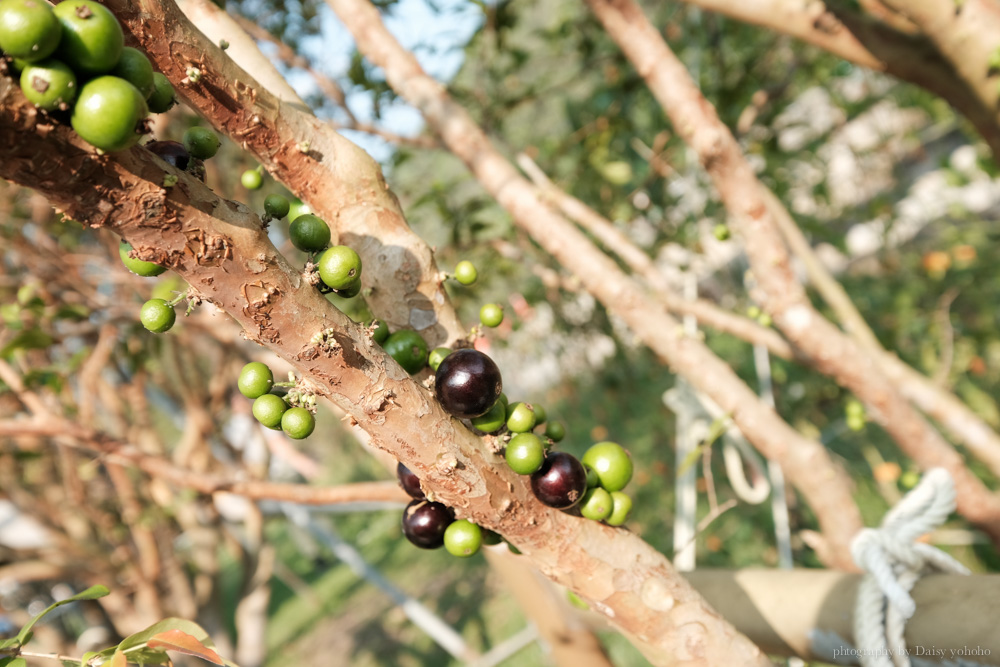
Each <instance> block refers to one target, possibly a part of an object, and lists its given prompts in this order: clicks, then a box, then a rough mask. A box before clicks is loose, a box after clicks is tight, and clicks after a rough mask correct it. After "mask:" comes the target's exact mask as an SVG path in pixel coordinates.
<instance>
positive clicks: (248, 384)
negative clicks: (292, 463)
mask: <svg viewBox="0 0 1000 667" xmlns="http://www.w3.org/2000/svg"><path fill="white" fill-rule="evenodd" d="M236 384H237V387H238V388H239V390H240V393H241V394H243V395H244V396H246V397H247V398H250V399H253V408H252V412H253V416H254V417H255V418H256V419H257V421H259V422H260V423H261V424H263V425H264V426H266V427H268V428H270V429H274V430H275V431H277V430H279V429H280V430H282V431H284V432H285V435H287V436H288V437H289V438H293V439H295V440H301V439H303V438H308V437H309V436H310V435H311V434H312V432H313V429H315V428H316V418H315V417H314V416H313V413H312V412H310V411H309V410H308V409H306V408H304V407H301V406H292V405H289V402H288V400H287V399H288V398H289V397H292V396H299V395H298V394H293V392H287V393H286V394H285V396H284V397H283V396H281V395H280V394H279V393H278V392H277V391H276V390H280V389H284V388H287V387H288V386H293V385H294V383H292V382H278V383H276V382H275V381H274V373H272V372H271V369H270V368H268V366H267V364H263V363H261V362H259V361H251V362H250V363H248V364H247V365H246V366H244V367H243V370H241V371H240V377H239V380H238V381H237V383H236Z"/></svg>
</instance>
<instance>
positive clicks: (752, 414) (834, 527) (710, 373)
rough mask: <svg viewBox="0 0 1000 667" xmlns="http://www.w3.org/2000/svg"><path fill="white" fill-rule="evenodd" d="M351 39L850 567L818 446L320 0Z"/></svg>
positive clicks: (411, 69) (373, 23)
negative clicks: (729, 427) (690, 391)
mask: <svg viewBox="0 0 1000 667" xmlns="http://www.w3.org/2000/svg"><path fill="white" fill-rule="evenodd" d="M327 4H329V5H330V6H331V7H332V8H333V10H334V11H335V12H337V15H338V16H339V17H340V19H341V20H342V21H343V22H344V23H345V25H346V26H347V27H348V29H349V30H350V31H351V33H352V34H353V35H354V38H355V41H356V42H357V45H358V48H359V50H360V51H361V52H362V53H364V55H365V57H366V58H368V60H370V61H371V62H372V63H374V64H376V65H378V66H380V67H382V68H383V69H384V70H385V72H386V77H387V79H388V81H389V85H391V86H392V88H393V89H394V90H395V91H396V92H397V93H398V94H399V95H400V96H402V97H403V98H404V99H405V100H407V101H408V102H409V103H410V104H412V105H414V106H415V107H416V108H417V109H419V110H420V111H421V113H423V115H424V118H425V119H426V120H427V123H428V124H429V125H430V126H431V127H432V128H433V129H434V131H435V132H436V133H437V134H438V135H439V136H440V137H441V140H442V141H443V142H444V144H445V145H446V146H447V147H448V149H449V150H451V151H452V152H453V153H454V154H455V155H456V156H458V157H459V158H460V159H461V160H462V161H463V162H464V163H465V164H466V166H467V167H468V168H469V170H470V171H471V172H472V173H473V175H475V177H476V178H477V179H478V180H479V182H480V183H481V184H482V185H483V187H484V188H485V189H486V190H487V191H488V192H489V193H490V194H491V195H492V196H493V197H495V198H496V200H497V202H499V203H500V205H501V206H503V207H504V208H505V209H506V210H507V211H508V212H509V213H510V214H511V215H512V216H513V218H514V222H515V223H516V224H517V225H518V226H519V227H521V228H522V229H524V230H525V231H526V232H528V234H530V235H531V238H532V239H534V240H535V242H537V243H538V244H539V245H540V246H541V247H542V248H544V249H545V250H546V251H547V252H548V253H550V254H551V255H552V256H553V257H555V258H556V259H557V260H558V261H559V263H560V264H562V265H563V266H564V267H565V268H566V269H567V270H569V271H571V272H572V273H573V274H575V275H576V277H577V278H578V279H579V280H580V282H581V284H582V285H584V287H585V288H586V289H587V291H588V292H590V293H591V294H593V295H594V296H595V297H596V298H597V299H598V300H600V301H601V303H603V304H604V306H605V307H606V308H607V309H608V310H609V311H610V312H611V313H614V314H615V315H618V316H619V317H621V318H622V319H623V320H624V321H625V322H626V323H627V324H628V325H629V327H630V328H631V329H632V331H633V332H635V334H636V335H637V336H638V337H639V339H640V340H642V341H643V343H645V344H646V345H648V346H649V347H650V349H652V350H653V351H654V352H655V353H656V354H657V355H658V356H659V357H660V358H661V359H662V360H663V361H665V362H666V363H667V364H669V365H670V367H671V368H672V369H673V370H674V371H675V372H677V373H680V374H681V375H683V376H684V377H685V378H687V379H688V381H690V382H691V383H692V384H693V385H694V386H695V387H696V388H697V389H698V390H699V391H701V392H703V393H704V394H705V395H706V396H709V397H710V398H711V399H712V400H714V401H715V402H716V403H717V404H718V405H719V406H720V407H721V408H722V409H723V410H724V411H725V412H726V413H728V414H729V415H731V416H732V419H733V421H734V422H735V423H736V425H737V426H739V428H740V430H741V431H742V432H743V434H744V435H745V436H746V437H747V439H748V440H750V442H752V443H753V444H754V446H756V447H757V448H758V449H759V450H760V451H761V452H762V453H763V454H764V455H765V456H767V457H768V458H769V459H772V460H774V461H777V462H778V463H780V464H781V466H782V468H783V469H784V471H785V473H786V474H787V475H788V478H789V480H791V482H792V483H793V484H794V485H795V487H796V488H797V489H798V490H799V492H800V493H801V494H802V495H803V496H804V497H805V499H806V500H807V501H808V503H809V505H810V506H811V507H812V509H813V511H814V512H815V514H816V516H817V517H818V520H819V523H820V526H821V528H822V530H823V533H824V537H825V538H826V540H827V545H828V548H827V550H826V551H825V552H824V553H821V554H820V557H821V558H824V559H825V560H826V561H827V562H830V563H831V564H834V565H836V566H838V567H841V568H845V569H850V568H852V567H854V565H853V560H852V559H851V556H850V549H849V545H850V540H851V538H852V537H853V536H854V535H855V534H856V533H857V531H858V530H859V529H860V528H861V518H860V515H859V513H858V510H857V506H856V505H855V504H854V501H853V499H852V498H851V494H850V489H851V482H850V479H849V478H848V477H847V475H846V474H845V473H844V471H843V470H842V469H841V468H840V467H839V466H837V465H836V464H835V463H834V462H833V461H832V460H831V459H830V456H829V454H828V453H827V451H826V450H825V449H824V448H823V447H822V446H821V445H820V444H819V443H817V442H815V441H812V440H809V439H808V438H805V437H803V436H802V435H801V434H800V433H798V432H797V431H795V430H794V429H793V428H791V427H790V426H789V425H788V424H787V423H786V422H785V421H783V420H782V419H781V417H779V416H778V415H777V413H776V412H775V411H774V410H773V409H771V408H770V407H768V406H766V405H765V404H764V403H763V402H762V401H760V399H759V398H758V396H757V394H756V393H754V392H753V391H752V390H751V389H750V388H749V387H747V385H746V384H744V383H743V381H742V380H740V379H739V377H738V376H737V375H736V373H735V372H734V371H733V369H732V368H730V367H729V365H727V364H725V363H724V362H723V361H722V360H721V359H719V358H718V357H717V356H715V355H714V354H713V353H712V352H711V351H710V350H709V349H708V347H707V346H705V345H704V343H702V342H701V341H700V340H698V339H697V338H694V337H689V336H686V335H685V334H684V332H683V328H682V327H681V326H680V323H679V322H678V321H677V320H676V319H675V318H673V317H671V316H670V315H668V314H667V313H666V312H665V311H664V309H663V308H662V307H660V305H659V304H658V303H657V301H656V300H655V299H654V298H652V297H650V295H649V294H648V293H647V292H645V291H644V290H643V289H642V288H640V287H639V285H638V284H637V283H636V282H635V281H634V280H632V279H630V278H629V277H628V276H626V275H625V274H623V273H622V271H621V270H620V269H619V268H618V265H617V264H616V263H615V262H614V261H613V260H612V259H611V258H609V257H608V256H607V255H605V254H604V253H603V252H601V251H600V250H599V249H598V248H597V247H596V246H595V245H594V244H593V243H592V242H591V241H590V240H589V239H588V238H587V237H586V236H585V235H584V234H583V233H582V232H580V231H579V230H578V229H577V228H576V227H575V226H574V225H573V224H572V223H570V222H569V221H568V220H566V219H565V218H564V217H562V216H561V215H559V214H558V213H556V212H555V211H554V210H553V209H552V208H550V207H549V206H548V204H546V203H545V202H544V201H543V200H542V198H541V197H540V196H539V194H538V191H537V189H536V188H535V187H534V186H533V185H532V184H531V183H530V182H529V181H528V180H527V179H526V178H524V177H523V176H521V174H520V173H519V172H518V171H517V170H516V169H515V168H514V166H513V165H512V164H511V163H510V162H508V161H507V159H506V158H504V157H503V156H502V155H501V154H500V153H499V151H497V150H496V149H495V148H494V147H493V145H492V144H491V142H490V140H489V139H488V138H487V137H486V135H485V133H484V132H483V131H482V129H480V128H479V127H478V126H477V125H476V124H475V122H474V121H473V120H472V118H471V117H470V116H469V114H468V112H466V111H465V109H463V108H462V107H460V106H458V105H457V104H456V103H455V102H454V101H453V100H452V99H451V98H450V97H449V96H448V94H447V92H446V91H445V89H444V87H443V86H441V85H440V84H439V83H437V82H436V81H434V80H433V79H431V78H430V77H429V76H427V74H426V73H425V72H424V71H423V69H422V68H421V67H420V64H419V63H418V62H417V60H416V58H414V57H413V55H412V54H411V53H409V52H407V51H406V50H405V49H403V48H402V47H401V46H400V45H399V43H398V42H397V41H396V40H395V38H394V37H393V36H392V35H391V34H389V32H388V31H387V30H386V28H385V26H384V25H383V24H382V21H381V18H380V17H379V14H378V11H377V10H376V9H375V8H374V7H373V6H372V5H371V4H369V3H367V2H365V1H363V0H327Z"/></svg>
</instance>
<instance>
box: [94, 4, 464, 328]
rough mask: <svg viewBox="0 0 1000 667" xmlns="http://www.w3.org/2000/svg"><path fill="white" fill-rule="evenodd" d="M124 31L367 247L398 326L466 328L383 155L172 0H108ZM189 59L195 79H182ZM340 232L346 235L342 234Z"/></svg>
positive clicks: (376, 297) (353, 241) (371, 299)
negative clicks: (281, 95) (256, 71)
mask: <svg viewBox="0 0 1000 667" xmlns="http://www.w3.org/2000/svg"><path fill="white" fill-rule="evenodd" d="M107 5H108V7H109V8H110V9H111V10H112V11H114V12H115V14H116V15H117V16H118V18H119V20H120V21H121V22H122V26H123V28H124V29H125V31H126V38H127V39H128V40H130V41H131V42H133V43H135V44H137V45H138V46H140V47H141V48H142V49H143V50H144V51H145V53H146V55H147V56H149V58H150V60H151V61H152V62H153V63H154V64H155V66H156V67H157V68H158V69H159V70H160V71H161V72H162V73H163V74H164V75H165V76H166V77H167V78H168V79H170V81H171V82H172V83H173V84H174V87H175V89H176V91H177V94H178V96H179V97H180V98H181V99H183V100H184V101H185V102H186V103H187V104H188V105H189V106H190V107H191V108H193V109H195V110H196V111H198V113H200V114H201V115H202V116H203V117H205V119H206V120H208V121H209V122H210V123H211V124H212V125H214V126H215V127H216V128H217V129H218V130H220V131H221V132H224V133H225V134H227V135H229V137H230V138H232V140H233V141H235V142H237V143H238V144H239V145H241V146H242V147H243V148H244V149H245V150H247V151H249V152H251V153H252V154H253V155H254V156H255V157H256V158H257V160H258V161H260V163H261V164H262V165H263V166H264V167H265V168H266V169H267V170H268V171H269V172H270V173H271V174H272V175H273V176H274V178H275V179H277V180H278V181H280V182H282V183H283V184H285V186H287V187H288V188H289V189H290V190H291V191H292V192H294V193H296V194H297V195H298V196H300V197H301V198H302V199H303V200H304V201H306V202H308V203H309V205H310V206H312V208H313V209H314V210H315V211H316V213H317V215H319V216H320V217H322V218H323V219H324V220H326V221H327V223H328V224H330V226H331V227H332V229H333V231H334V242H338V243H343V244H346V245H350V246H351V247H352V248H354V250H356V251H357V252H358V254H359V255H361V259H362V261H363V263H364V265H365V268H366V271H365V272H364V273H363V275H362V283H363V287H364V289H365V290H366V292H365V294H366V300H367V301H368V303H369V304H370V305H371V307H372V310H373V312H375V313H376V315H377V316H378V317H381V318H383V319H385V320H386V321H387V322H388V323H389V327H390V328H391V329H392V330H396V329H403V328H406V329H416V330H417V331H419V332H420V333H421V335H423V336H424V338H425V339H426V340H427V343H428V345H430V346H431V347H436V346H438V345H444V344H447V343H451V342H454V341H455V340H458V339H459V338H461V337H462V336H463V335H464V334H465V333H467V332H466V331H465V330H464V329H463V327H462V325H461V322H459V321H458V318H457V316H456V315H455V311H454V308H453V307H452V306H451V302H450V300H449V299H448V296H447V294H446V293H445V291H444V288H443V287H442V285H441V282H440V280H439V277H438V271H437V268H436V267H435V264H434V258H433V253H432V252H431V249H430V248H429V247H428V246H427V244H426V243H424V242H423V240H422V239H420V238H419V237H418V236H417V235H416V234H414V233H413V232H412V231H411V230H410V228H409V226H408V225H407V223H406V219H405V217H404V215H403V212H402V210H401V209H400V206H399V202H398V201H397V200H396V197H395V195H393V194H392V192H391V191H390V190H389V187H388V185H387V184H386V182H385V179H384V177H383V176H382V171H381V169H380V168H379V166H378V164H377V163H376V162H375V161H374V160H373V159H372V158H371V157H370V156H369V155H368V154H367V153H365V152H364V151H363V150H361V149H360V148H358V147H357V146H355V145H354V144H353V143H351V142H350V141H348V140H347V139H345V138H343V137H341V136H340V135H339V134H337V133H336V132H335V131H334V130H333V129H332V128H331V127H330V126H329V125H328V124H326V123H324V122H323V121H321V120H319V119H318V118H316V117H315V116H313V115H312V114H311V113H309V112H307V111H304V110H303V109H302V108H301V107H300V106H299V105H298V104H296V103H294V102H291V103H289V102H283V101H282V100H280V99H278V98H277V97H275V96H274V95H273V94H271V93H270V92H269V91H268V90H267V89H265V88H264V87H263V86H261V85H260V84H259V83H258V82H257V81H255V80H254V79H253V77H251V76H250V75H249V74H247V73H246V72H245V71H243V70H242V69H241V68H240V67H239V66H238V65H236V63H234V62H233V61H232V59H230V58H229V57H228V56H227V55H226V54H225V52H224V51H223V50H222V49H221V48H219V46H218V45H217V44H215V43H213V42H212V41H211V40H209V39H208V38H207V37H205V35H203V34H202V33H201V32H200V31H199V30H198V29H197V28H196V27H195V26H194V25H192V24H191V22H190V21H189V20H188V19H187V18H186V17H185V16H184V14H183V13H181V11H180V10H179V9H178V8H177V6H176V5H175V4H174V3H173V2H156V1H154V0H142V1H141V2H129V1H127V0H110V1H109V2H107ZM189 68H197V69H198V71H199V73H200V77H199V79H198V81H197V82H188V83H182V82H183V81H185V79H187V78H188V75H187V72H188V69H189ZM338 238H339V240H338Z"/></svg>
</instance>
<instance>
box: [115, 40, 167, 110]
mask: <svg viewBox="0 0 1000 667" xmlns="http://www.w3.org/2000/svg"><path fill="white" fill-rule="evenodd" d="M111 73H112V74H114V75H115V76H117V77H120V78H122V79H125V80H126V81H128V82H129V83H131V84H132V85H133V86H135V87H136V89H137V90H138V91H139V92H140V93H142V96H143V97H144V98H145V99H147V100H148V99H149V96H150V95H152V94H153V91H154V90H155V89H156V82H155V81H154V80H153V66H152V65H151V64H150V63H149V58H147V57H146V54H145V53H143V52H142V51H140V50H139V49H136V48H132V47H131V46H126V47H125V48H124V49H122V55H121V57H120V58H119V59H118V64H117V65H115V68H114V69H113V70H111Z"/></svg>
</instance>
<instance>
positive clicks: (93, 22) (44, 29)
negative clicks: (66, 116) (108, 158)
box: [0, 0, 174, 151]
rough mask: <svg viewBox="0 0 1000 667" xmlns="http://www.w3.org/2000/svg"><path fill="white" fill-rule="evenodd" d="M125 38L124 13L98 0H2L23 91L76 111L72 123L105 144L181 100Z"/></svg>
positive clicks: (4, 38) (0, 31)
mask: <svg viewBox="0 0 1000 667" xmlns="http://www.w3.org/2000/svg"><path fill="white" fill-rule="evenodd" d="M124 44H125V37H124V33H123V31H122V27H121V25H120V24H119V23H118V19H117V18H115V15H114V14H112V13H111V11H110V10H109V9H108V8H107V7H105V6H104V5H102V4H100V3H98V2H94V0H67V1H66V2H61V3H59V4H58V5H56V6H55V7H53V6H52V5H50V4H49V3H48V2H45V1H44V0H0V50H3V52H4V53H5V54H6V55H7V56H9V57H10V58H11V65H12V66H13V68H14V69H15V70H17V69H19V70H20V71H21V79H20V83H21V90H22V91H23V92H24V96H25V97H27V98H28V100H29V101H31V102H32V103H34V104H35V105H36V106H37V107H38V108H40V109H43V110H45V111H50V112H54V111H68V112H71V116H70V124H71V125H72V127H73V130H75V131H76V133H77V134H78V135H80V137H81V138H82V139H83V140H84V141H86V142H87V143H89V144H91V145H92V146H94V147H95V148H99V149H100V150H103V151H119V150H124V149H126V148H129V147H130V146H133V145H134V144H135V143H136V142H138V141H139V138H140V137H141V136H142V135H143V134H145V132H146V124H145V120H146V116H147V115H148V114H149V112H150V111H152V112H153V113H162V112H164V111H166V110H168V109H169V108H170V107H171V106H173V104H174V89H173V86H171V85H170V82H169V81H167V78H166V77H165V76H163V75H162V74H160V73H158V72H154V71H153V66H152V65H151V64H150V62H149V59H148V58H147V57H146V55H145V54H144V53H142V52H141V51H139V50H138V49H134V48H132V47H128V46H125V45H124Z"/></svg>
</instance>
